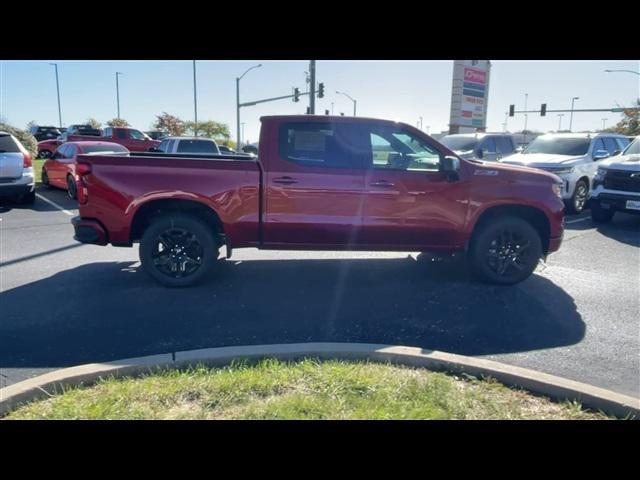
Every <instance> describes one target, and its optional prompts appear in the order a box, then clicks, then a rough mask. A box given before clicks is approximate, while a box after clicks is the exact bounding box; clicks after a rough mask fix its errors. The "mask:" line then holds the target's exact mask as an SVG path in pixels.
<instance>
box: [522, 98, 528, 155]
mask: <svg viewBox="0 0 640 480" xmlns="http://www.w3.org/2000/svg"><path fill="white" fill-rule="evenodd" d="M528 98H529V94H528V93H525V94H524V110H525V112H526V111H527V99H528ZM528 118H529V115H528V114H526V113H525V114H524V130H523V133H524V143H527V120H528Z"/></svg>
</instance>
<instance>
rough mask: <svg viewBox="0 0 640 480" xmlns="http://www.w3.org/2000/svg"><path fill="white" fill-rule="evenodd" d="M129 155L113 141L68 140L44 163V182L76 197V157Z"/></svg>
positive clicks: (127, 151) (45, 184)
mask: <svg viewBox="0 0 640 480" xmlns="http://www.w3.org/2000/svg"><path fill="white" fill-rule="evenodd" d="M96 153H100V154H102V155H109V154H111V155H113V154H117V155H128V154H129V150H127V149H126V148H125V147H123V146H122V145H119V144H117V143H112V142H90V141H85V142H67V143H64V144H63V145H61V146H60V147H58V149H57V150H56V151H55V153H54V154H53V155H52V156H51V158H49V159H47V160H46V161H45V162H44V164H43V165H42V184H43V185H44V186H46V187H57V188H61V189H63V190H66V191H67V193H68V195H69V197H71V198H74V199H75V198H76V196H77V188H76V163H77V162H76V157H77V156H78V155H90V154H96Z"/></svg>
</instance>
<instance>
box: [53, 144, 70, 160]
mask: <svg viewBox="0 0 640 480" xmlns="http://www.w3.org/2000/svg"><path fill="white" fill-rule="evenodd" d="M68 146H69V145H61V146H60V147H59V148H58V150H56V153H55V154H54V155H53V158H55V159H58V158H64V154H65V152H66V151H67V147H68Z"/></svg>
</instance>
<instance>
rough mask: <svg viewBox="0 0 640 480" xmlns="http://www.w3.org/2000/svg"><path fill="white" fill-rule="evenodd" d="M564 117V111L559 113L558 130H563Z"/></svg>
mask: <svg viewBox="0 0 640 480" xmlns="http://www.w3.org/2000/svg"><path fill="white" fill-rule="evenodd" d="M562 117H564V113H559V114H558V132H559V131H560V130H562Z"/></svg>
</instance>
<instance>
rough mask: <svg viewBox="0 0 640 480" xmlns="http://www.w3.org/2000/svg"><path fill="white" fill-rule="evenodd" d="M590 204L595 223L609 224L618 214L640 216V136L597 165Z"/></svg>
mask: <svg viewBox="0 0 640 480" xmlns="http://www.w3.org/2000/svg"><path fill="white" fill-rule="evenodd" d="M590 201H591V218H593V220H594V221H595V222H599V223H603V222H609V221H611V219H612V218H613V215H614V214H615V213H616V212H626V213H635V214H640V136H638V137H636V139H635V140H634V141H633V142H631V144H629V146H627V148H625V149H624V151H623V152H622V154H621V155H618V156H615V157H612V158H610V159H607V160H605V161H604V162H602V163H601V164H600V165H598V171H597V172H596V175H595V177H594V178H593V190H592V191H591V196H590Z"/></svg>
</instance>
